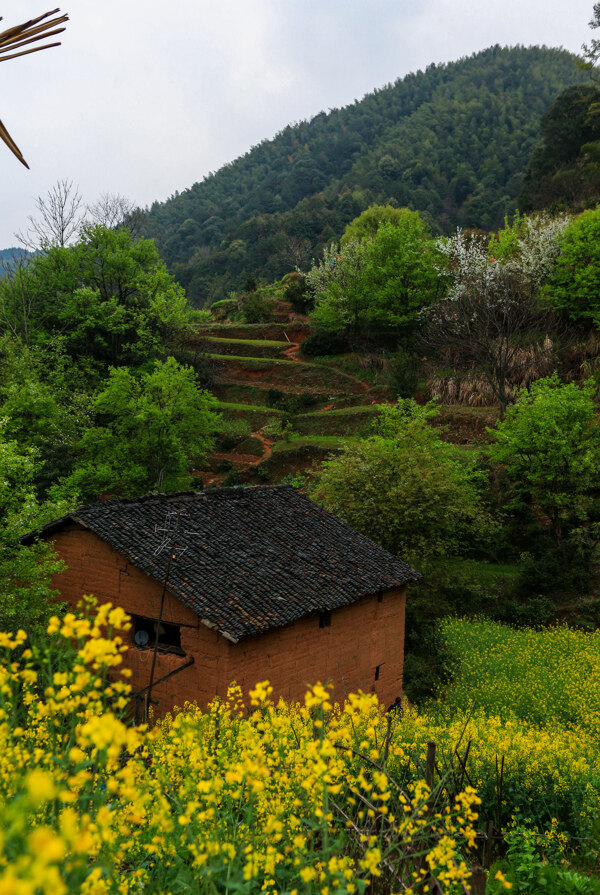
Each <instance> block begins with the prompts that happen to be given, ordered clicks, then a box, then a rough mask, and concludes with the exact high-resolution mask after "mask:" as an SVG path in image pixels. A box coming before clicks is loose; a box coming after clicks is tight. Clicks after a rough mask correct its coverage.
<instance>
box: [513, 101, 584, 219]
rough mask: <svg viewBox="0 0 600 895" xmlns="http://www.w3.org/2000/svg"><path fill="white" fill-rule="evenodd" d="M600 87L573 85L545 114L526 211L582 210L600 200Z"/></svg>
mask: <svg viewBox="0 0 600 895" xmlns="http://www.w3.org/2000/svg"><path fill="white" fill-rule="evenodd" d="M599 111H600V90H599V89H598V87H597V85H596V84H595V83H589V84H578V85H574V86H571V87H568V88H567V89H566V90H564V91H563V92H562V93H561V94H560V95H559V96H558V97H557V98H556V100H555V101H554V102H553V103H552V105H551V106H550V108H549V109H548V111H547V112H546V113H545V114H544V115H543V116H542V120H541V127H542V134H543V138H544V140H543V143H542V144H541V145H540V146H538V148H537V149H536V151H535V152H534V154H533V157H532V159H531V162H530V165H529V168H528V170H527V174H526V175H525V180H524V183H523V192H522V193H521V198H520V205H521V207H522V208H524V209H525V210H526V211H531V210H534V209H541V208H551V209H552V210H554V211H558V210H565V209H568V210H570V211H575V212H578V211H582V210H583V209H584V208H594V207H595V206H596V205H597V203H598V201H600V116H599V114H598V113H599Z"/></svg>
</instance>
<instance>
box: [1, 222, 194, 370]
mask: <svg viewBox="0 0 600 895" xmlns="http://www.w3.org/2000/svg"><path fill="white" fill-rule="evenodd" d="M188 312H189V308H188V304H187V299H186V297H185V293H184V291H183V289H182V288H181V286H179V285H178V284H177V283H175V281H174V280H173V278H172V277H171V275H170V274H169V273H168V272H167V269H166V267H165V265H164V263H163V262H162V261H161V260H160V258H159V257H158V253H157V250H156V247H155V246H154V243H153V242H152V241H151V240H148V239H139V240H136V239H134V238H133V236H132V234H131V232H130V231H129V230H127V229H126V228H122V229H120V230H109V229H107V228H106V227H102V226H98V225H97V226H92V227H84V229H83V231H82V238H81V240H80V242H78V243H77V244H76V245H74V246H70V247H54V248H50V249H48V251H46V252H45V253H44V254H40V255H36V256H35V257H34V258H33V260H32V261H31V262H30V263H29V264H28V265H27V266H21V267H20V268H19V269H18V270H16V271H15V274H14V275H13V276H12V277H9V278H7V279H5V280H2V281H1V282H0V323H3V324H4V328H5V329H6V330H8V331H10V332H12V333H14V334H17V335H19V336H20V337H22V338H23V339H24V341H25V342H26V343H27V342H31V340H32V338H33V337H34V335H35V337H36V338H37V339H38V340H39V339H40V338H44V337H45V338H46V339H52V338H56V337H57V336H61V337H62V338H63V340H64V345H65V348H66V350H67V351H68V352H69V354H70V355H71V356H72V357H76V358H91V359H92V360H93V362H94V363H95V364H96V366H97V367H99V368H106V366H107V365H108V364H111V363H112V364H122V363H142V362H144V361H146V360H147V359H148V358H149V357H153V356H156V355H157V354H158V353H159V351H160V350H161V349H162V346H163V345H165V344H167V343H169V342H170V341H171V340H172V339H173V337H174V336H175V335H176V334H177V333H178V332H180V330H181V328H182V327H183V326H184V324H185V323H186V321H187V319H188Z"/></svg>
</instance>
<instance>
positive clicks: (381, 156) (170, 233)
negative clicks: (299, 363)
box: [143, 45, 584, 304]
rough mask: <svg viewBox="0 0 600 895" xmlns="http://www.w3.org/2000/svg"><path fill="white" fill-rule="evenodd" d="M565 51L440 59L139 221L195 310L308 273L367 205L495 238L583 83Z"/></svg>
mask: <svg viewBox="0 0 600 895" xmlns="http://www.w3.org/2000/svg"><path fill="white" fill-rule="evenodd" d="M575 58H576V57H574V56H573V55H572V54H571V53H568V52H567V51H565V50H562V49H559V50H556V49H552V48H547V47H529V48H525V47H513V48H502V47H500V46H498V45H496V46H494V47H491V48H488V49H487V50H484V51H481V52H479V53H475V54H473V55H471V56H468V57H462V58H461V59H459V60H457V61H455V62H451V63H446V64H442V65H437V64H432V65H430V66H428V67H427V68H426V69H425V71H419V72H416V73H411V74H408V75H406V76H405V77H404V78H401V79H398V80H397V81H395V82H394V83H393V84H391V85H386V86H384V87H382V88H377V89H376V90H374V91H373V92H371V93H368V94H366V95H365V96H364V97H363V98H362V99H360V100H355V102H354V103H352V104H349V105H347V106H344V107H341V108H339V109H332V110H330V111H329V112H324V111H321V112H319V113H318V114H317V115H315V116H313V117H312V118H311V119H310V120H307V121H302V122H298V123H296V124H293V125H288V126H287V127H285V128H284V129H283V130H282V131H280V132H279V133H278V134H277V135H276V136H275V137H274V138H272V139H267V140H263V141H262V142H261V143H259V144H258V145H256V146H254V147H251V149H249V150H248V152H246V153H244V154H243V155H242V156H240V157H239V158H237V159H235V160H234V161H232V162H229V163H228V164H226V165H224V166H222V167H221V168H220V169H219V170H218V171H216V172H212V173H210V174H209V175H207V177H205V178H204V179H203V180H202V181H198V182H197V183H195V184H193V185H192V186H191V187H189V188H188V189H187V190H184V191H182V192H180V193H178V194H175V195H174V196H172V197H171V198H170V199H168V200H166V201H165V202H155V203H153V204H152V206H151V208H150V209H148V210H147V211H146V213H145V215H144V218H143V230H144V233H145V235H147V236H150V237H152V238H154V239H155V241H156V243H157V246H158V248H159V251H160V252H161V254H162V255H163V257H164V258H165V260H166V261H167V263H168V264H169V265H170V267H171V269H172V271H173V273H174V274H175V275H176V276H177V278H178V279H179V280H180V282H182V283H183V285H184V286H186V288H187V289H188V292H189V294H190V297H191V298H192V300H193V301H195V302H196V303H198V304H206V303H209V302H210V301H211V300H214V299H217V298H222V297H224V296H226V295H227V294H228V292H229V290H231V289H234V288H240V286H241V285H242V284H243V281H244V280H245V278H247V277H249V276H254V277H262V278H265V279H276V278H278V277H280V276H281V275H283V273H285V272H286V271H287V270H290V269H292V268H294V267H300V268H302V267H306V266H307V265H308V264H309V263H310V260H311V259H312V258H313V257H314V256H315V255H316V254H318V253H319V252H320V251H321V249H322V248H323V246H324V245H325V244H326V243H327V242H329V241H330V240H331V239H334V238H338V237H339V236H340V235H341V233H342V232H343V229H344V227H345V226H346V224H347V223H348V222H349V221H350V220H352V218H353V217H355V216H356V215H357V214H359V213H360V212H361V211H362V210H364V208H366V207H368V205H371V204H374V203H377V204H382V203H386V202H390V203H391V204H396V205H407V206H408V207H412V208H415V209H417V210H418V211H420V212H421V213H422V214H423V215H424V216H425V217H426V218H427V219H428V221H429V223H430V225H431V226H432V229H434V231H437V232H450V231H451V230H452V229H454V228H455V227H456V226H472V227H482V228H484V229H492V228H494V227H496V226H499V225H500V224H501V223H502V220H503V218H504V216H505V215H506V214H509V213H511V212H512V211H514V209H515V208H516V199H517V197H518V195H519V192H520V189H521V184H522V180H523V176H524V173H525V171H526V168H527V164H528V162H529V159H530V157H531V155H532V153H533V150H534V148H535V146H536V145H537V143H538V142H539V136H540V131H539V120H540V118H541V115H542V114H543V112H544V111H545V110H546V108H547V107H548V105H549V104H550V102H551V101H552V100H553V99H554V98H555V96H556V95H557V94H558V93H559V92H560V91H561V90H562V89H564V88H565V87H566V86H569V85H570V84H573V83H578V82H580V81H581V80H582V79H583V77H584V75H582V73H581V72H580V71H578V69H577V68H576V65H575Z"/></svg>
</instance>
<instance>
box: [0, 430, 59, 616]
mask: <svg viewBox="0 0 600 895" xmlns="http://www.w3.org/2000/svg"><path fill="white" fill-rule="evenodd" d="M5 426H6V420H2V421H0V581H1V582H2V587H1V589H0V630H2V631H12V632H15V631H17V630H18V629H19V628H26V629H27V630H28V631H30V632H31V633H33V634H36V633H38V632H39V631H40V630H41V629H42V628H43V627H44V624H45V622H46V621H47V619H48V618H49V616H50V614H51V606H50V598H51V597H52V596H55V591H52V590H51V587H50V584H51V579H52V576H53V575H54V574H55V573H56V572H58V571H60V570H61V569H62V568H63V566H62V563H61V562H59V561H58V559H57V558H56V556H55V555H54V554H53V553H52V550H51V549H50V548H49V546H48V545H47V544H46V543H35V544H33V545H32V546H30V547H26V546H23V545H22V544H21V543H20V540H19V539H20V537H21V536H22V535H23V534H24V533H25V532H27V531H30V530H31V529H33V528H35V527H37V526H38V525H41V524H43V523H44V522H48V521H49V520H50V519H52V518H55V517H56V516H60V515H62V514H63V513H64V512H66V510H67V509H68V506H67V505H66V504H65V503H64V502H60V501H57V502H54V503H50V502H48V503H46V504H43V505H41V504H40V503H39V502H38V500H37V497H36V493H35V487H34V479H35V475H36V471H37V466H38V462H37V458H36V454H35V451H33V450H29V451H26V450H25V451H24V450H23V449H21V448H20V447H19V446H18V445H17V443H16V442H15V441H12V440H10V439H9V438H7V437H6V435H5V432H4V429H5ZM55 609H56V607H55V606H54V607H52V611H55Z"/></svg>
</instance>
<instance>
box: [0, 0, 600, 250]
mask: <svg viewBox="0 0 600 895" xmlns="http://www.w3.org/2000/svg"><path fill="white" fill-rule="evenodd" d="M592 6H593V2H592V0H501V2H498V0H494V2H491V0H480V2H478V3H475V2H473V0H420V2H416V0H319V2H317V0H171V2H170V3H167V2H161V3H159V2H157V0H143V2H142V0H71V2H70V3H69V2H67V3H66V4H65V5H64V6H63V7H61V8H62V11H63V12H67V13H69V15H70V19H71V20H70V22H69V24H68V26H67V31H66V32H65V34H64V35H63V45H62V46H61V47H58V48H57V49H52V50H46V51H44V52H42V53H37V54H33V55H31V56H25V57H23V58H20V59H14V60H9V61H8V62H7V64H6V65H4V66H2V67H1V72H0V75H1V78H2V91H1V95H2V98H3V99H2V103H1V106H0V119H2V121H3V122H4V124H5V125H6V127H7V128H8V130H9V131H10V133H11V134H12V136H13V138H14V139H15V141H16V142H17V144H18V145H19V147H20V149H21V151H22V152H23V154H24V156H25V158H26V159H27V161H28V163H29V165H30V167H31V171H27V170H25V168H23V167H22V166H21V165H20V164H19V162H18V161H17V160H16V159H15V158H14V156H12V154H11V153H10V152H9V151H8V149H6V148H5V147H4V145H3V144H0V172H1V176H2V179H3V183H4V190H3V192H4V197H3V198H4V201H3V204H2V216H1V221H0V248H2V247H8V246H12V245H14V244H15V239H14V236H13V234H14V232H15V231H16V230H18V229H20V228H22V226H23V225H24V224H25V222H26V218H27V215H28V214H30V213H32V212H33V211H34V198H35V197H36V196H37V195H40V194H44V193H45V192H46V191H47V190H48V189H50V187H51V186H52V184H53V183H55V182H56V180H57V179H59V178H69V179H72V180H73V181H74V182H75V183H77V184H79V187H80V190H81V192H82V193H83V194H84V196H85V198H86V199H87V200H88V201H93V200H94V199H96V198H97V197H98V196H99V195H100V194H101V193H102V192H105V191H107V192H110V193H121V194H124V195H126V196H128V197H129V198H130V199H132V200H133V201H135V202H136V203H137V204H140V205H147V204H150V203H151V202H152V201H153V200H155V199H159V200H162V199H166V198H167V197H168V196H169V195H171V194H172V193H173V192H174V191H175V190H183V189H185V188H186V187H188V186H191V184H192V183H194V182H195V181H197V180H201V179H202V178H203V176H204V175H205V174H207V173H208V172H209V171H212V170H216V169H217V168H219V167H220V166H221V165H222V164H224V163H226V162H228V161H231V160H232V159H234V158H236V157H237V156H238V155H240V154H242V153H244V152H245V151H246V150H247V149H249V148H250V147H251V146H252V145H253V144H255V143H258V142H260V140H262V139H264V138H270V137H272V136H274V135H275V134H276V133H277V132H278V131H279V130H281V129H282V128H283V127H285V125H286V124H288V123H290V122H294V121H299V120H301V119H303V118H310V117H312V116H313V115H316V114H317V113H318V112H320V111H321V110H326V111H327V110H329V109H331V108H334V107H336V106H340V105H345V104H347V103H349V102H352V101H353V100H354V99H356V98H360V97H362V96H364V95H365V93H369V92H370V91H371V90H373V89H374V88H376V87H382V86H383V85H385V84H387V83H390V82H392V81H394V80H396V78H398V77H401V76H403V75H405V74H407V73H408V72H411V71H416V70H417V69H419V68H425V67H426V66H427V65H429V64H430V63H431V62H448V61H451V60H454V59H457V58H459V57H460V56H465V55H470V54H471V53H473V52H476V51H478V50H482V49H484V48H485V47H488V46H491V45H492V44H495V43H499V44H502V45H511V46H512V45H515V44H524V45H531V44H546V45H547V46H555V47H559V46H563V47H565V48H566V49H569V50H572V51H573V52H579V51H580V49H581V44H582V43H583V42H584V41H588V40H589V39H590V37H591V36H592V32H591V31H590V29H589V28H588V21H589V19H590V17H591V14H592ZM50 8H51V4H50V3H48V4H47V6H46V5H44V3H43V2H42V0H20V2H15V0H13V2H9V0H6V2H5V3H3V4H2V10H1V11H2V14H3V15H4V21H3V23H2V25H3V26H4V27H10V26H12V25H16V24H19V23H21V22H23V21H25V20H26V19H27V18H30V17H31V18H32V17H34V16H36V15H39V14H41V13H42V12H45V11H46V10H47V9H50ZM0 27H2V26H0Z"/></svg>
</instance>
